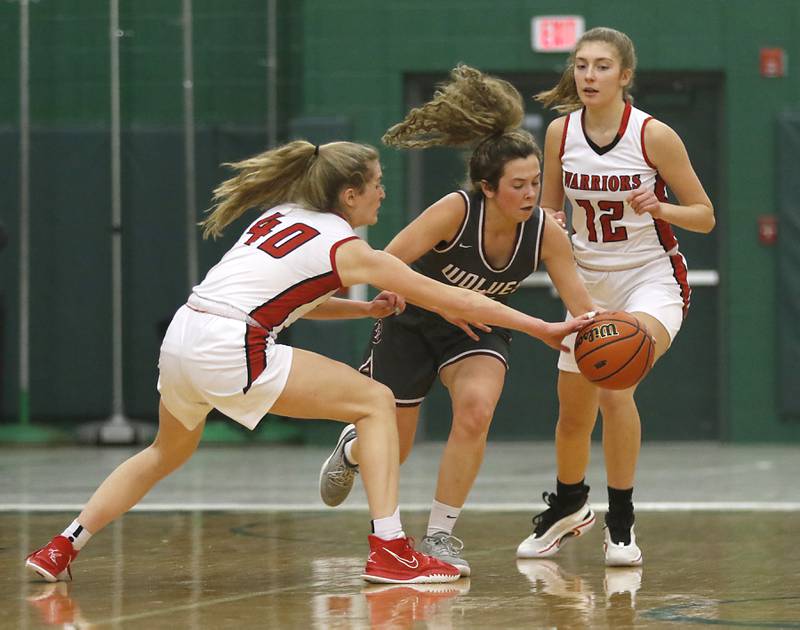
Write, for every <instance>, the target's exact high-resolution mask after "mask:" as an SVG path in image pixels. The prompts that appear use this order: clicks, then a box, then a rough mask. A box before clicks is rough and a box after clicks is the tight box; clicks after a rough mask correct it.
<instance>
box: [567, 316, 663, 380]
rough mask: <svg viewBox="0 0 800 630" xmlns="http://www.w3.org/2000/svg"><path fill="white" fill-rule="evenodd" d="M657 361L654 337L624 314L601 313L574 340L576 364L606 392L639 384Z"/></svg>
mask: <svg viewBox="0 0 800 630" xmlns="http://www.w3.org/2000/svg"><path fill="white" fill-rule="evenodd" d="M654 358H655V343H654V341H653V337H652V336H651V335H650V333H649V332H648V330H647V328H646V327H645V325H644V324H643V323H642V322H640V321H639V320H638V319H636V317H634V316H633V315H631V314H630V313H626V312H625V311H608V312H605V313H600V314H599V315H598V316H597V317H596V318H595V322H594V323H593V324H587V325H586V326H584V327H583V328H581V329H580V330H579V331H578V336H577V337H576V339H575V361H577V362H578V368H579V369H580V371H581V374H583V375H584V376H585V377H586V378H587V379H588V380H590V381H591V382H592V383H594V384H595V385H599V386H600V387H605V388H606V389H627V388H628V387H632V386H633V385H636V383H638V382H639V381H641V380H642V379H643V378H644V377H645V375H646V374H647V373H648V372H649V371H650V368H651V367H653V359H654Z"/></svg>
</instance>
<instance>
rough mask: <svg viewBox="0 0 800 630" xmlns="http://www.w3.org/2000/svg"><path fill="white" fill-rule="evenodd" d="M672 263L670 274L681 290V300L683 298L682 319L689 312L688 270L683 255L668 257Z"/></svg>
mask: <svg viewBox="0 0 800 630" xmlns="http://www.w3.org/2000/svg"><path fill="white" fill-rule="evenodd" d="M669 261H670V263H672V274H673V275H674V276H675V280H676V281H677V282H678V286H679V287H680V288H681V298H683V317H684V318H685V317H686V314H687V313H688V312H689V305H690V303H691V300H692V287H690V286H689V270H688V269H687V268H686V259H685V258H684V257H683V254H675V255H674V256H670V257H669Z"/></svg>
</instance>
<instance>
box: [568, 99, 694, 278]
mask: <svg viewBox="0 0 800 630" xmlns="http://www.w3.org/2000/svg"><path fill="white" fill-rule="evenodd" d="M584 116H585V110H579V111H576V112H572V113H571V114H568V115H567V117H566V120H565V121H564V134H563V136H562V139H561V167H562V171H563V185H564V191H565V193H566V196H567V198H568V199H569V201H570V203H571V204H572V228H573V235H572V244H573V248H574V252H575V259H576V260H577V262H578V264H579V265H581V266H582V267H586V268H588V269H597V270H614V269H629V268H633V267H639V266H641V265H643V264H645V263H647V262H650V261H652V260H655V259H657V258H660V257H663V256H672V255H674V254H676V253H677V252H678V241H677V239H676V238H675V235H674V234H673V232H672V228H671V226H670V225H669V224H668V223H667V222H665V221H662V220H661V219H654V218H653V216H652V215H650V214H649V213H644V214H641V215H637V214H636V213H635V212H634V211H633V209H632V208H631V207H630V205H629V204H628V203H627V202H626V201H625V199H626V198H627V197H628V196H629V195H630V194H631V192H632V191H634V190H636V189H638V188H641V187H646V188H652V189H654V191H655V194H656V197H658V199H659V200H661V201H666V198H667V197H666V186H665V184H664V181H663V180H662V179H661V177H660V176H659V174H658V171H657V170H656V168H655V166H654V165H653V164H652V163H651V162H650V160H649V158H648V157H647V149H646V147H645V143H644V131H645V127H646V126H647V123H648V122H649V121H650V120H652V118H651V117H650V116H649V115H648V114H645V113H644V112H643V111H641V110H638V109H636V108H635V107H632V106H631V104H630V103H626V104H625V110H624V113H623V115H622V121H621V123H620V127H619V131H618V132H617V136H616V138H615V139H614V141H613V142H612V143H611V144H609V145H607V146H605V147H599V146H597V145H596V144H595V143H594V142H592V141H591V140H590V139H589V137H588V136H587V135H586V132H585V130H584Z"/></svg>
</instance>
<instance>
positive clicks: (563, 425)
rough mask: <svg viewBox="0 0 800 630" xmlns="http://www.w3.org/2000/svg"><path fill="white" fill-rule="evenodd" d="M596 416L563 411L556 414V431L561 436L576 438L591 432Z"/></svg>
mask: <svg viewBox="0 0 800 630" xmlns="http://www.w3.org/2000/svg"><path fill="white" fill-rule="evenodd" d="M595 420H596V418H593V417H591V416H588V415H581V414H570V413H564V412H563V411H562V412H561V413H560V414H559V416H558V426H557V431H558V434H559V436H560V437H562V438H568V439H569V438H578V437H583V436H585V435H587V434H591V432H592V429H594V423H595Z"/></svg>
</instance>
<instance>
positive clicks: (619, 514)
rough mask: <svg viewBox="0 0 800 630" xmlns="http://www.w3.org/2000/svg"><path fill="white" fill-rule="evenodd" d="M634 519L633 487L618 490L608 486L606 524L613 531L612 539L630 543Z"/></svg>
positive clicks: (625, 543)
mask: <svg viewBox="0 0 800 630" xmlns="http://www.w3.org/2000/svg"><path fill="white" fill-rule="evenodd" d="M633 521H634V516H633V488H628V489H627V490H618V489H617V488H612V487H611V486H608V514H606V525H608V529H609V530H610V532H611V540H613V541H614V542H615V543H622V544H624V545H628V544H630V542H631V534H630V530H631V527H632V526H633Z"/></svg>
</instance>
